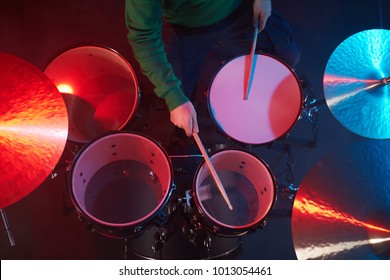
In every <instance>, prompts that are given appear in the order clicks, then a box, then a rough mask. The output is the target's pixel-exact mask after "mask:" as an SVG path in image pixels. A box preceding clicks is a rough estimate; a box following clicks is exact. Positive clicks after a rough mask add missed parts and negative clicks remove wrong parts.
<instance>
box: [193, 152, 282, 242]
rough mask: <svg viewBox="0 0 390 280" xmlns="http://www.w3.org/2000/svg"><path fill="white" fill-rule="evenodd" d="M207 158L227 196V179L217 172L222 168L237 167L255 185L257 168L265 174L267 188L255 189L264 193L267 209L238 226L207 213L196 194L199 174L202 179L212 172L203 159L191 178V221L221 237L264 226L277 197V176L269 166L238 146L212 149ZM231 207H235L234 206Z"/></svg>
mask: <svg viewBox="0 0 390 280" xmlns="http://www.w3.org/2000/svg"><path fill="white" fill-rule="evenodd" d="M210 161H211V162H212V164H213V166H214V167H215V169H216V171H217V173H218V174H219V177H220V179H221V181H222V183H223V184H224V187H225V190H226V192H227V194H228V197H229V192H228V190H227V189H226V181H225V180H224V179H223V178H222V177H221V176H220V174H221V171H222V170H224V171H229V172H237V171H239V173H240V174H241V175H245V176H246V175H247V176H248V177H247V179H248V180H249V181H250V182H251V183H252V184H253V186H254V187H255V188H256V186H257V185H258V183H254V182H255V181H256V172H260V173H262V174H263V175H262V176H265V178H266V181H267V184H268V186H267V191H268V192H267V193H263V194H262V193H261V192H262V190H260V189H256V191H258V193H257V195H258V196H260V197H261V196H264V197H265V196H266V197H267V198H266V199H267V200H268V201H267V203H266V204H267V206H266V209H262V210H258V211H261V212H263V213H262V214H260V215H257V217H256V219H255V220H254V221H252V222H250V223H248V224H247V225H241V226H234V225H227V224H224V223H223V222H221V221H219V220H217V219H216V218H215V217H212V215H210V213H208V211H207V210H206V209H205V207H203V206H202V202H201V199H200V198H199V189H200V187H201V186H200V184H201V183H202V182H201V178H203V179H204V178H205V177H207V176H211V173H210V172H209V171H208V168H207V166H206V164H205V162H203V163H202V164H201V165H199V167H198V169H197V171H196V174H195V178H194V182H193V188H192V191H191V197H192V204H193V205H192V208H193V209H194V214H193V219H192V223H193V224H197V226H198V227H202V228H203V227H204V228H206V229H207V230H208V231H210V232H211V233H212V234H213V235H218V236H222V237H237V236H242V235H245V234H247V233H248V232H251V231H254V230H256V229H257V228H261V227H263V226H264V225H265V223H266V220H267V218H268V214H269V212H270V211H271V210H272V208H273V206H274V204H275V201H276V198H277V184H276V179H275V176H274V175H273V173H272V171H271V169H270V168H269V166H268V165H267V164H266V162H265V161H264V160H262V159H260V158H258V157H256V156H254V155H253V154H251V153H249V152H247V151H243V150H238V149H226V150H221V151H218V152H216V153H214V154H213V155H212V156H210ZM256 167H260V168H259V169H257V170H255V169H256ZM253 168H255V169H253ZM249 169H252V170H249ZM202 173H203V174H202ZM205 174H206V175H205ZM233 204H234V203H233ZM233 208H234V205H233ZM228 211H230V210H229V209H228V208H227V205H226V213H229V212H228ZM232 211H234V209H233V210H232ZM258 214H259V213H258ZM195 227H196V226H195Z"/></svg>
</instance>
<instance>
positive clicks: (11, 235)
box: [0, 208, 16, 246]
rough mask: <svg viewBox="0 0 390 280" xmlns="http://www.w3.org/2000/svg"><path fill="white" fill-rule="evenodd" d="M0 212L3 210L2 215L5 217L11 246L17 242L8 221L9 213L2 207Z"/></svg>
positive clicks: (4, 220)
mask: <svg viewBox="0 0 390 280" xmlns="http://www.w3.org/2000/svg"><path fill="white" fill-rule="evenodd" d="M0 212H1V216H2V217H3V222H4V225H5V230H6V231H7V235H8V240H9V242H10V244H11V246H15V245H16V243H15V240H14V236H13V234H12V230H11V226H10V224H9V222H8V218H7V215H6V213H5V209H3V208H1V209H0Z"/></svg>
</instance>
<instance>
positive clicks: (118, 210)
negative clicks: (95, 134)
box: [70, 132, 173, 238]
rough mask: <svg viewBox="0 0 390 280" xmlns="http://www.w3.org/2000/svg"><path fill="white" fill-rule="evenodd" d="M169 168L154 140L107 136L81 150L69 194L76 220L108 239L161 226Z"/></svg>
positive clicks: (170, 187)
mask: <svg viewBox="0 0 390 280" xmlns="http://www.w3.org/2000/svg"><path fill="white" fill-rule="evenodd" d="M172 170H173V169H172V164H171V161H170V159H169V157H168V156H167V154H166V152H165V151H164V150H163V149H162V148H161V147H160V145H158V144H157V143H156V142H155V141H154V140H152V139H150V138H148V137H145V136H143V135H140V134H135V133H129V132H111V133H108V134H106V135H104V136H102V137H100V138H98V139H96V140H94V141H93V142H91V143H89V144H88V145H85V146H84V147H83V149H82V150H81V151H80V152H79V153H78V155H77V156H76V159H75V161H74V162H73V165H72V169H71V184H70V191H71V197H72V201H73V204H74V205H75V207H76V209H77V211H78V212H79V217H80V218H81V220H82V221H85V222H86V223H87V224H88V226H89V227H90V228H91V229H93V230H96V231H98V232H100V233H101V234H103V235H107V236H110V237H131V238H136V237H138V236H140V235H141V234H142V233H143V232H144V231H145V230H147V229H148V228H149V227H151V226H162V225H163V224H164V223H165V222H166V221H165V220H166V218H167V214H166V213H165V212H166V211H165V209H164V207H165V206H166V204H167V202H168V200H169V198H170V196H171V193H172V190H173V183H172V182H173V180H172V177H173V171H172Z"/></svg>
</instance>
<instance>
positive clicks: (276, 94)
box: [208, 55, 303, 144]
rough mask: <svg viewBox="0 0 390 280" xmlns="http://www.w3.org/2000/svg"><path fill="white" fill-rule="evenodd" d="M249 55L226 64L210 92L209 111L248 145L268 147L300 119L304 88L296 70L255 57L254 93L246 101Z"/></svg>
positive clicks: (251, 91) (222, 126)
mask: <svg viewBox="0 0 390 280" xmlns="http://www.w3.org/2000/svg"><path fill="white" fill-rule="evenodd" d="M247 57H248V56H240V57H237V58H235V59H233V60H231V61H229V62H228V63H227V64H225V65H224V66H223V67H222V68H221V69H220V71H219V72H218V73H217V74H216V76H215V77H214V79H213V81H212V84H211V86H210V89H209V94H208V98H209V100H208V101H209V110H210V114H211V115H212V117H213V119H214V121H215V122H216V124H217V125H218V127H219V128H220V129H221V130H222V131H223V132H225V133H226V134H227V136H229V137H230V138H232V139H234V140H237V141H239V142H242V143H246V144H264V143H268V142H270V141H273V140H275V139H277V138H279V137H281V136H282V135H284V134H285V133H286V132H288V130H290V129H291V127H292V126H293V125H294V123H295V122H296V120H297V119H298V117H299V115H300V112H301V109H302V103H303V97H302V90H301V86H300V84H299V82H298V80H297V77H296V75H295V74H294V72H292V70H291V69H290V68H289V67H288V66H287V65H286V64H284V63H282V62H280V61H279V60H277V59H275V58H273V57H271V56H268V55H256V56H255V58H256V59H255V66H256V69H255V72H254V77H253V82H252V86H251V90H250V93H249V95H248V98H247V100H244V88H245V87H244V72H245V71H244V69H245V67H246V64H247V63H246V60H247Z"/></svg>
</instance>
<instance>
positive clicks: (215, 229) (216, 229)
mask: <svg viewBox="0 0 390 280" xmlns="http://www.w3.org/2000/svg"><path fill="white" fill-rule="evenodd" d="M211 231H212V233H213V234H217V233H218V232H219V227H217V226H213V227H212V229H211Z"/></svg>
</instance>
